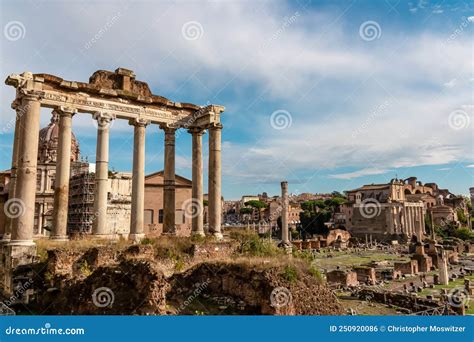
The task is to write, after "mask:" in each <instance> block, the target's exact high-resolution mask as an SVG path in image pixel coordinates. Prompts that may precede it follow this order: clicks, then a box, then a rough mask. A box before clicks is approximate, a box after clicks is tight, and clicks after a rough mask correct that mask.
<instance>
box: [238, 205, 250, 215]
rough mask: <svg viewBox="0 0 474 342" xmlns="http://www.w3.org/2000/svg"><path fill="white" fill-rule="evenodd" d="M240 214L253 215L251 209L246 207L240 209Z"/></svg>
mask: <svg viewBox="0 0 474 342" xmlns="http://www.w3.org/2000/svg"><path fill="white" fill-rule="evenodd" d="M240 213H241V214H243V215H245V214H251V213H253V208H248V207H243V208H240Z"/></svg>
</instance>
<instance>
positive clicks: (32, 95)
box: [18, 88, 44, 101]
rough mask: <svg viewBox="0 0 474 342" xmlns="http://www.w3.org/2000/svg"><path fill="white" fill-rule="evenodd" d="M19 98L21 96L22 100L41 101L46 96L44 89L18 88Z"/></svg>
mask: <svg viewBox="0 0 474 342" xmlns="http://www.w3.org/2000/svg"><path fill="white" fill-rule="evenodd" d="M18 98H20V100H23V99H25V100H29V101H39V100H41V99H43V98H44V91H40V90H34V89H28V88H18Z"/></svg>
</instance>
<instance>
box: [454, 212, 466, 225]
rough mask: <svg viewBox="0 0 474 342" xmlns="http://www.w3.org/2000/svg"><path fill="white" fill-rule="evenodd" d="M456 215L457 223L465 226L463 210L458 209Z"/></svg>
mask: <svg viewBox="0 0 474 342" xmlns="http://www.w3.org/2000/svg"><path fill="white" fill-rule="evenodd" d="M456 214H457V215H458V220H459V222H461V223H462V224H467V217H466V215H464V210H462V209H458V210H456Z"/></svg>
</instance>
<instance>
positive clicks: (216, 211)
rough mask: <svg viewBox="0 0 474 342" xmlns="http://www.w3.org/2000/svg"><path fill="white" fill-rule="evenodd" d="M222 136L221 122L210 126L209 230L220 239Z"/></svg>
mask: <svg viewBox="0 0 474 342" xmlns="http://www.w3.org/2000/svg"><path fill="white" fill-rule="evenodd" d="M221 136H222V125H221V124H216V125H213V126H211V127H209V173H208V175H209V180H208V187H209V189H208V192H209V195H208V196H209V232H210V233H211V234H212V235H214V236H215V237H217V238H218V239H221V238H222V231H221V215H222V196H221V191H222V190H221Z"/></svg>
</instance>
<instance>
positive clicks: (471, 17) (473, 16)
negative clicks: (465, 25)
mask: <svg viewBox="0 0 474 342" xmlns="http://www.w3.org/2000/svg"><path fill="white" fill-rule="evenodd" d="M467 21H469V22H471V23H474V15H472V16H469V17H467Z"/></svg>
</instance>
